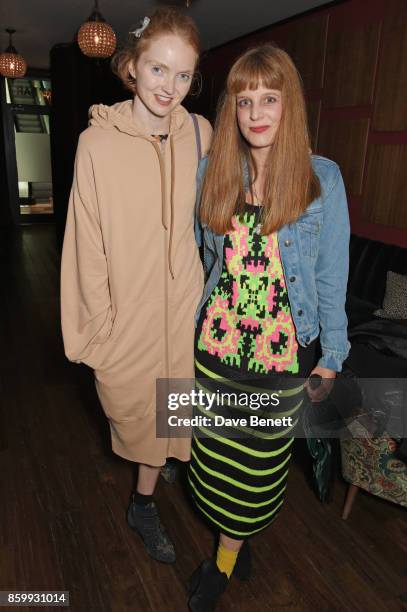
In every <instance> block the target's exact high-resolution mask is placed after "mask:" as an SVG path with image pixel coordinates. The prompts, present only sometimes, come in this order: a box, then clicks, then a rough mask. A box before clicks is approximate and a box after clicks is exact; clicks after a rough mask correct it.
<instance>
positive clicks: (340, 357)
mask: <svg viewBox="0 0 407 612" xmlns="http://www.w3.org/2000/svg"><path fill="white" fill-rule="evenodd" d="M348 355H349V350H348V351H346V352H345V353H340V352H338V351H330V350H327V349H324V348H322V357H321V358H320V360H319V361H318V365H319V366H320V367H321V368H328V369H329V370H334V371H335V372H341V370H342V364H343V362H344V361H345V359H346V357H347V356H348Z"/></svg>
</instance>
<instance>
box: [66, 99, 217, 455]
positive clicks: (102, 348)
mask: <svg viewBox="0 0 407 612" xmlns="http://www.w3.org/2000/svg"><path fill="white" fill-rule="evenodd" d="M198 121H199V127H200V134H201V142H202V154H203V155H205V154H206V153H207V151H208V148H209V143H210V139H211V133H212V130H211V126H210V124H209V123H208V121H206V119H204V118H203V117H198ZM197 165H198V155H197V146H196V138H195V131H194V126H193V122H192V118H191V116H190V115H189V114H188V113H187V111H186V110H185V109H184V108H183V107H178V108H177V109H176V110H175V111H173V113H172V115H171V122H170V131H169V137H168V139H167V141H166V142H164V143H159V142H157V140H156V139H154V138H152V136H151V135H150V134H149V133H148V132H147V131H146V129H145V127H144V126H142V125H137V123H136V122H135V120H134V118H133V115H132V101H131V100H128V101H126V102H121V103H119V104H115V105H113V106H110V107H108V106H104V105H102V104H101V105H97V106H93V107H92V108H91V120H90V127H89V128H88V129H86V130H85V131H84V132H83V133H82V134H81V136H80V139H79V144H78V149H77V155H76V162H75V173H74V181H73V185H72V191H71V197H70V202H69V209H68V216H67V223H66V230H65V239H64V246H63V254H62V278H61V310H62V331H63V338H64V345H65V352H66V355H67V357H68V359H70V360H71V361H75V362H83V363H86V364H87V365H89V366H90V367H91V368H93V369H94V371H95V379H96V388H97V392H98V395H99V398H100V401H101V403H102V406H103V409H104V411H105V413H106V416H107V417H108V419H109V423H110V428H111V434H112V447H113V451H114V452H115V453H117V454H118V455H120V456H122V457H125V458H126V459H130V460H133V461H137V462H141V463H146V464H149V465H154V466H160V465H163V464H164V463H165V460H166V458H167V457H176V458H178V459H181V460H183V461H187V460H188V459H189V457H190V441H189V440H187V439H184V438H178V439H177V438H175V439H167V438H157V437H156V419H155V417H156V402H155V396H156V389H155V385H156V379H157V378H193V376H194V367H193V345H194V342H193V337H194V314H195V310H196V306H197V303H198V301H199V298H200V296H201V293H202V287H203V272H202V266H201V262H200V259H199V253H198V249H197V246H196V243H195V238H194V204H195V181H196V171H197Z"/></svg>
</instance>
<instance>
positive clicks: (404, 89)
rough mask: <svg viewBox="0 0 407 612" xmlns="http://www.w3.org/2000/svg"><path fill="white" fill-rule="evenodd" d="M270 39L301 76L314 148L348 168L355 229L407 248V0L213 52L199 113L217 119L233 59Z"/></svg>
mask: <svg viewBox="0 0 407 612" xmlns="http://www.w3.org/2000/svg"><path fill="white" fill-rule="evenodd" d="M265 42H268V43H270V42H274V43H276V44H278V45H279V46H281V47H282V48H284V49H285V50H286V51H287V52H288V53H289V54H290V55H291V56H292V57H293V59H294V61H295V63H296V65H297V68H298V69H299V71H300V74H301V76H302V79H303V83H304V89H305V94H306V99H307V106H308V116H309V124H310V131H311V136H312V147H313V151H314V152H317V153H320V154H321V155H325V156H326V157H329V158H331V159H334V160H335V161H336V162H337V163H338V164H339V165H340V167H341V170H342V173H343V176H344V180H345V185H346V188H347V193H348V198H349V205H350V216H351V225H352V232H353V233H355V234H358V235H360V236H365V237H367V238H371V239H374V240H380V241H383V242H387V243H391V244H397V245H400V246H404V247H405V246H407V206H406V201H407V181H406V178H405V168H406V167H407V113H406V100H407V2H406V0H369V2H366V0H346V1H344V2H339V3H334V4H331V5H328V6H327V7H325V8H322V9H318V10H314V11H311V12H309V13H307V14H305V15H302V16H299V17H296V18H293V19H290V20H288V21H286V22H284V23H281V24H277V25H275V26H270V27H268V28H265V29H263V30H261V31H259V32H255V33H253V34H251V35H249V36H245V37H242V38H240V39H238V40H235V41H232V42H230V43H228V44H226V45H222V46H220V47H218V48H216V49H213V50H212V51H210V52H209V53H207V55H206V57H205V58H203V60H202V62H201V72H202V75H203V82H204V89H203V95H202V97H201V98H200V100H198V101H197V103H196V110H197V111H198V112H203V114H207V116H208V117H212V118H213V116H214V112H215V107H216V103H217V100H218V96H219V93H220V92H221V91H222V89H223V86H224V81H225V77H226V74H227V72H228V70H229V68H230V66H231V64H232V63H233V61H234V60H235V59H236V58H237V57H238V56H239V55H240V54H241V53H243V52H244V51H245V50H246V49H247V48H249V47H253V46H255V45H258V44H262V43H265Z"/></svg>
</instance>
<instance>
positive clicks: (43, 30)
mask: <svg viewBox="0 0 407 612" xmlns="http://www.w3.org/2000/svg"><path fill="white" fill-rule="evenodd" d="M159 4H173V5H183V2H182V0H178V1H177V0H168V1H165V0H161V2H158V1H156V0H100V1H99V8H100V11H101V12H102V14H103V16H104V17H105V19H106V21H107V22H108V23H110V25H111V26H112V27H113V29H114V30H115V32H116V35H117V37H118V40H119V43H120V42H124V41H125V40H126V36H127V32H128V31H129V29H130V26H132V25H133V26H134V25H136V26H137V25H138V22H139V21H140V19H141V18H142V17H144V15H148V14H151V13H152V12H153V11H154V9H155V8H156V7H157V6H158V5H159ZM323 4H327V0H250V1H248V0H192V1H191V7H190V8H189V9H188V10H189V12H190V14H191V15H192V17H194V18H195V20H196V22H197V24H198V27H199V29H200V32H201V36H202V46H203V48H204V49H210V48H212V47H215V46H217V45H220V44H222V43H224V42H227V41H229V40H232V39H234V38H237V37H239V36H242V35H243V34H247V33H249V32H253V31H255V30H258V29H259V28H262V27H264V26H267V25H270V24H272V23H276V22H278V21H281V20H282V19H286V18H287V17H292V16H293V15H296V14H299V13H303V12H304V11H307V10H309V9H312V8H314V7H317V6H320V5H323ZM92 8H93V0H1V3H0V24H1V26H0V27H1V30H2V32H1V33H0V50H3V49H4V48H5V47H7V44H8V36H7V34H6V33H5V32H4V29H5V28H7V27H12V28H15V29H16V30H17V32H16V34H15V35H14V39H13V43H14V46H15V47H16V48H17V50H18V51H19V52H20V53H21V54H22V55H23V56H24V57H25V59H26V60H27V62H28V64H29V66H30V67H35V68H47V67H48V65H49V50H50V48H51V47H52V46H53V45H54V44H56V43H63V42H69V41H71V40H73V39H74V36H75V33H76V31H77V30H78V28H79V26H80V25H81V23H82V22H84V21H86V19H87V17H88V16H89V14H90V13H91V10H92Z"/></svg>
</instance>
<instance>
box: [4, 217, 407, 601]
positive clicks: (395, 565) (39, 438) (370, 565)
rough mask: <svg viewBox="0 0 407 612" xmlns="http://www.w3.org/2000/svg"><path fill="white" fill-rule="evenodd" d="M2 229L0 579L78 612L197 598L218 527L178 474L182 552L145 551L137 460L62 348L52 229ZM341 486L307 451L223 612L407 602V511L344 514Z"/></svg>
mask: <svg viewBox="0 0 407 612" xmlns="http://www.w3.org/2000/svg"><path fill="white" fill-rule="evenodd" d="M0 240H1V242H0V258H1V259H0V261H1V264H0V265H1V300H0V309H1V316H0V346H1V351H0V369H1V379H0V385H1V386H0V391H1V395H0V397H1V409H0V463H1V465H0V468H1V481H0V487H1V489H0V495H1V497H0V499H1V503H0V512H1V514H0V590H1V589H3V590H4V589H12V590H17V589H21V590H23V589H25V590H28V589H30V590H32V589H39V590H53V589H56V590H69V591H70V595H71V609H72V610H74V611H75V612H76V611H78V612H79V611H84V612H85V611H88V610H96V611H98V612H104V611H106V612H108V611H113V612H121V611H122V610H123V611H127V610H128V611H130V610H131V611H133V612H138V611H140V612H141V611H143V612H148V611H151V610H153V611H154V612H161V611H162V612H167V611H168V612H179V611H182V610H186V595H185V582H186V579H187V577H188V576H189V574H190V573H191V572H192V570H193V569H194V568H195V566H196V565H197V564H198V563H199V562H200V560H201V559H202V558H204V557H207V556H209V555H210V554H211V552H212V546H213V537H212V535H211V533H210V532H209V531H208V530H207V529H206V527H205V526H204V525H203V524H202V523H201V522H200V520H199V518H198V517H197V516H196V515H195V514H194V512H193V510H192V508H191V507H190V505H189V504H188V502H187V500H186V497H185V494H184V492H183V487H182V485H181V483H177V484H176V485H168V484H166V483H164V482H163V481H161V482H160V483H159V487H158V491H157V498H158V503H159V506H160V509H161V513H162V516H163V517H165V519H166V520H165V522H166V525H167V526H168V530H169V532H170V534H171V536H172V537H173V539H174V540H175V544H176V547H177V552H178V561H177V563H176V565H175V566H172V567H168V566H163V565H160V564H157V563H155V562H153V561H150V560H149V559H148V558H146V555H145V553H144V551H143V547H142V546H141V545H140V541H139V540H138V538H137V536H135V535H134V534H133V533H132V532H130V530H129V529H128V527H127V526H126V523H125V509H126V505H127V501H128V495H129V491H130V488H131V486H132V478H133V475H132V474H133V470H132V466H131V464H129V463H126V462H125V461H122V460H120V459H119V458H117V457H115V456H114V455H113V454H112V453H111V451H110V447H109V434H108V428H107V425H106V422H105V419H104V416H103V414H102V412H101V409H100V408H99V405H98V403H97V399H96V396H95V391H94V386H93V381H92V374H91V372H90V371H88V370H87V369H86V368H85V367H82V366H77V365H73V364H70V363H68V362H67V361H66V360H65V358H64V355H63V350H62V341H61V335H60V329H59V306H58V271H59V270H58V269H59V263H58V258H57V255H56V249H55V235H54V228H53V227H52V226H44V225H41V226H27V227H24V228H22V229H21V231H20V230H19V231H17V232H16V233H14V234H10V233H6V234H5V233H3V234H1V235H0ZM344 494H345V485H344V483H343V482H341V480H340V478H338V479H337V482H336V483H335V489H334V496H333V500H332V502H331V503H330V504H329V505H321V504H320V503H319V502H318V500H317V499H316V498H315V496H314V494H313V492H312V491H311V490H310V488H309V486H308V485H307V482H306V479H305V477H304V469H303V467H302V460H301V453H299V454H298V455H297V457H296V460H295V464H294V465H293V469H292V470H291V475H290V482H289V489H288V494H287V502H286V504H285V507H284V510H283V511H282V513H281V515H280V517H279V519H278V521H277V522H276V524H275V526H274V527H273V528H272V529H270V530H269V531H267V532H266V533H264V534H263V536H261V537H259V538H258V539H257V540H255V541H254V543H253V550H254V562H255V570H256V575H255V577H254V578H253V579H252V580H251V581H250V582H249V583H246V584H239V583H238V582H237V581H236V580H233V579H232V581H231V584H230V585H229V589H228V591H227V593H226V594H225V595H224V598H223V600H222V604H221V605H220V607H219V612H222V611H223V612H225V611H228V610H237V611H242V612H244V611H250V612H260V611H261V612H263V611H264V610H274V611H282V610H284V611H286V610H288V611H290V612H306V611H309V612H311V611H314V610H318V612H323V611H327V612H328V611H329V612H331V611H335V610H338V611H343V610H349V611H359V610H360V611H365V610H371V611H376V610H377V611H383V612H390V611H396V610H406V609H407V513H406V512H405V511H403V510H402V509H401V508H400V507H397V506H394V505H392V504H389V503H386V502H383V501H381V500H379V499H378V498H374V497H372V496H369V495H367V494H363V493H360V494H359V497H358V498H357V500H356V505H355V507H354V509H353V511H352V514H351V516H350V518H349V520H348V521H347V522H344V521H342V520H341V518H340V514H341V507H342V503H343V498H344ZM22 609H23V608H22ZM24 609H25V610H27V608H24ZM33 609H34V608H33Z"/></svg>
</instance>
